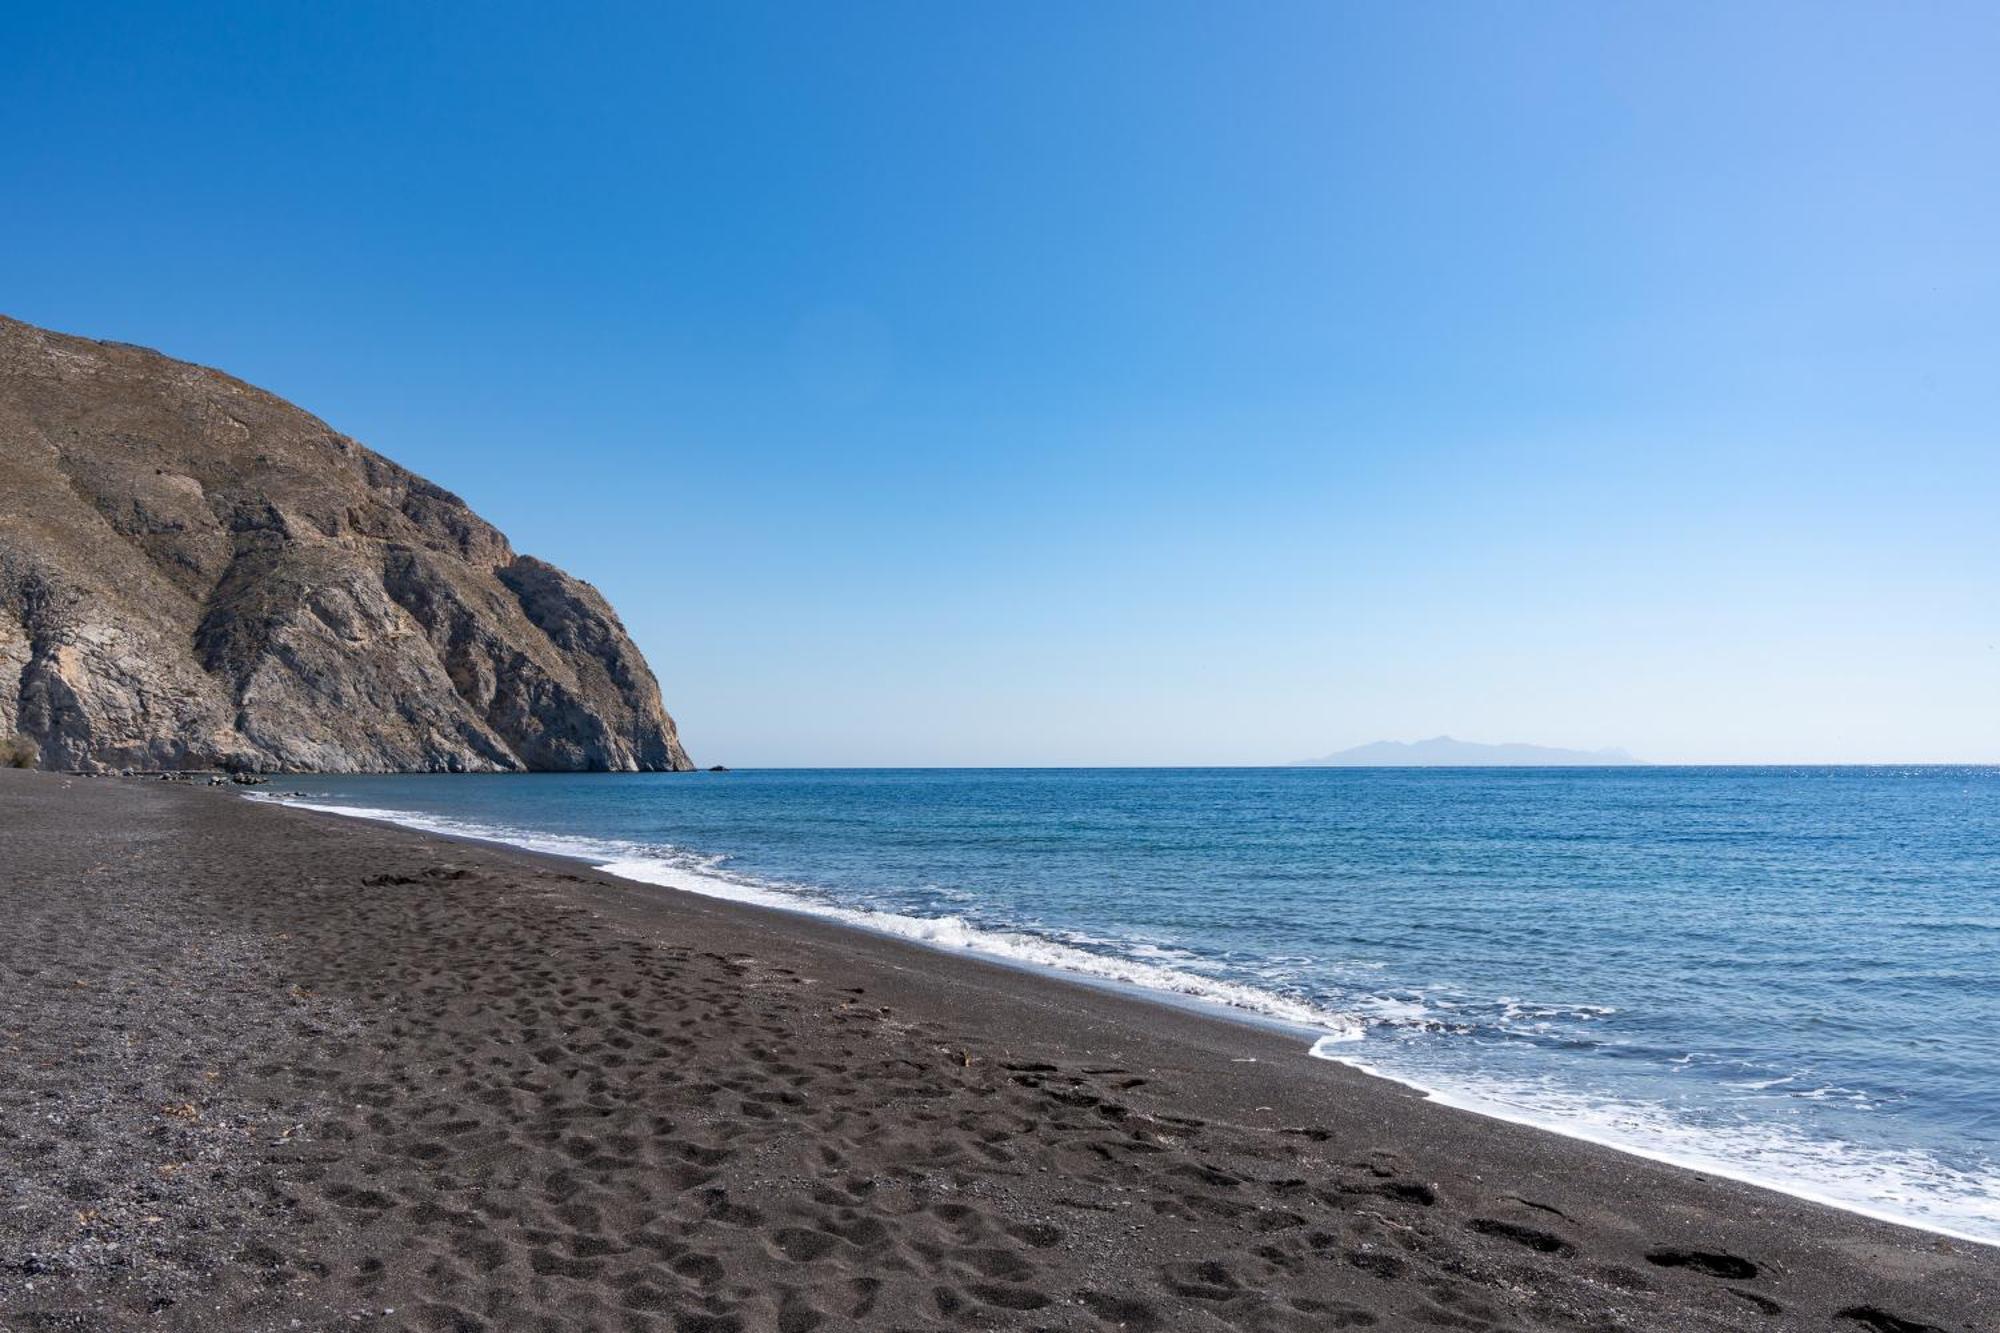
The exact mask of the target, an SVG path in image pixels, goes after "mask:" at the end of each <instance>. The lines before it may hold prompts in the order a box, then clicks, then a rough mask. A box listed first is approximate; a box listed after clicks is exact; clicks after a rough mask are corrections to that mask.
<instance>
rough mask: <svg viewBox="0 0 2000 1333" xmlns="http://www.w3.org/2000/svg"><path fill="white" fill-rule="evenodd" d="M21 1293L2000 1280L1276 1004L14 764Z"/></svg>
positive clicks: (809, 1291)
mask: <svg viewBox="0 0 2000 1333" xmlns="http://www.w3.org/2000/svg"><path fill="white" fill-rule="evenodd" d="M0 890H4V895H5V896H4V901H0V912H4V915H0V1042H4V1061H5V1063H4V1066H0V1328H4V1329H9V1330H28V1329H45V1328H64V1329H67V1328H140V1327H158V1328H203V1329H218V1330H221V1329H227V1330H238V1329H288V1328H308V1329H312V1328H333V1327H338V1328H352V1327H355V1326H357V1325H358V1326H362V1327H368V1328H399V1329H400V1328H408V1329H423V1330H432V1329H445V1330H458V1329H482V1328H492V1329H502V1328H506V1329H513V1328H525V1329H550V1330H558V1329H615V1330H624V1329H645V1330H726V1329H783V1330H806V1329H828V1330H832V1329H854V1328H864V1329H901V1328H909V1329H931V1328H957V1327H966V1328H1022V1329H1027V1328H1047V1329H1079V1330H1084V1329H1091V1330H1096V1329H1112V1328H1120V1327H1123V1328H1127V1329H1134V1330H1144V1329H1152V1330H1162V1331H1163V1333H1178V1331H1179V1330H1201V1329H1222V1328H1245V1329H1270V1330H1288V1329H1301V1330H1303V1329H1313V1330H1318V1329H1360V1328H1376V1329H1402V1328H1418V1327H1435V1328H1453V1329H1474V1330H1477V1329H1503V1328H1508V1329H1571V1328H1583V1329H1628V1328H1634V1329H1663V1330H1666V1329H1671V1330H1689V1329H1721V1328H1729V1329H1739V1328H1740V1329H1770V1330H1778V1329H1814V1330H1835V1331H1836V1333H1840V1331H1845V1333H1899V1331H1904V1330H1912V1329H1926V1328H1931V1327H1933V1326H1935V1327H1937V1328H1942V1329H1949V1330H1954V1333H1958V1331H1962V1330H1973V1329H1978V1328H1993V1327H1995V1323H1994V1322H1993V1321H1994V1318H1995V1313H1994V1312H1995V1311H1996V1310H2000V1250H1995V1249H1993V1248H1989V1247H1982V1246H1976V1245H1968V1244H1963V1243H1959V1242H1955V1241H1949V1240H1944V1239H1940V1238H1938V1237H1936V1236H1931V1235H1927V1234H1924V1233H1921V1232H1916V1231H1910V1230H1905V1229H1902V1228H1899V1227H1894V1226H1889V1225H1885V1224H1882V1223H1877V1222H1872V1221H1869V1220H1867V1219H1864V1218H1860V1217H1856V1216H1853V1215H1850V1214H1845V1213H1840V1212H1836V1211H1833V1210H1831V1209H1826V1208H1821V1207H1818V1206H1815V1205H1812V1204H1807V1203H1803V1202H1799V1201H1796V1200H1793V1199H1789V1198H1785V1197H1783V1196H1780V1195H1776V1194H1771V1193H1767V1192H1764V1191H1761V1190H1757V1189H1753V1188H1749V1187H1746V1186H1740V1185H1736V1184H1731V1183H1729V1182H1725V1181H1715V1180H1708V1179H1704V1178H1702V1177H1700V1176H1697V1175H1694V1174H1692V1173H1689V1172H1685V1171H1680V1170H1676V1169H1674V1168H1670V1167H1664V1166H1658V1165H1655V1164H1652V1163H1649V1162H1645V1161H1641V1160H1638V1159H1636V1158H1631V1157H1626V1156H1623V1155H1621V1154H1618V1153H1613V1152H1609V1151H1606V1150H1602V1149H1598V1148H1594V1147H1591V1146H1589V1145H1586V1144H1581V1143H1576V1142H1572V1141H1569V1140H1565V1139H1561V1138H1558V1137H1555V1136H1553V1135H1548V1134H1544V1133H1540V1132H1538V1131H1535V1130H1531V1129H1525V1128H1520V1127H1516V1126H1512V1125H1506V1124H1501V1123H1498V1122H1495V1121H1490V1120H1485V1119H1481V1118H1478V1117H1475V1116H1471V1115H1467V1114H1464V1113H1461V1112H1457V1111H1453V1110H1450V1109H1447V1108H1443V1107H1439V1106H1435V1105H1432V1104H1430V1103H1427V1102H1425V1101H1423V1100H1422V1099H1421V1098H1420V1097H1418V1096H1417V1095H1416V1094H1414V1093H1411V1092H1409V1091H1407V1090H1405V1089H1402V1088H1400V1087H1397V1086H1395V1085H1393V1084H1390V1083H1386V1082H1382V1081H1380V1080H1376V1079H1371V1078H1368V1077H1366V1076H1364V1075H1361V1074H1358V1073H1355V1072H1354V1071H1352V1070H1348V1069H1344V1068H1341V1067H1339V1066H1336V1065H1331V1064H1327V1063H1325V1062H1322V1061H1314V1060H1311V1059H1309V1058H1307V1057H1306V1055H1305V1053H1304V1050H1303V1047H1302V1044H1301V1043H1300V1042H1299V1041H1297V1040H1295V1039H1293V1038H1291V1037H1288V1036H1285V1035H1283V1034H1278V1033H1272V1032H1268V1031H1264V1030H1261V1029H1258V1028H1254V1027H1250V1026H1246V1025H1240V1024H1236V1023H1231V1022H1227V1021H1223V1020H1218V1019H1213V1018H1209V1017H1206V1016H1202V1015H1197V1014H1191V1013H1187V1012H1182V1011H1180V1010H1176V1009H1173V1008H1169V1007H1165V1006H1160V1005H1154V1004H1150V1003H1147V1002H1144V1001H1141V1000H1136V999H1130V998H1126V997H1123V996H1119V995H1113V994H1108V993H1105V992H1102V991H1099V990H1094V989H1088V988H1084V987H1079V986H1073V985H1069V984H1067V983H1064V982H1061V981H1056V980H1051V979H1048V978H1045V977H1040V976H1036V975H1031V974H1028V973H1024V972H1020V971H1017V970H1014V969H1009V968H1004V967H998V966H991V965H987V964H983V963H980V962H978V961H975V960H970V959H966V958H960V957H949V956H946V955H944V954H941V953H937V952H933V951H929V950H925V949H921V948H918V947H915V946H912V945H908V944H905V943H902V942H899V941H894V940H888V939H880V938H876V937H873V936H869V935H866V934H862V933H858V932H852V931H845V930H841V929H839V928H836V927H831V926H827V925H824V924H822V923H818V922H814V921H810V920H806V919H802V918H797V917H792V916H787V915H783V914H778V913H770V912H764V911H760V910H757V909H754V908H746V907H740V906H736V905H733V904H726V903H719V902H713V901H709V900H705V899H700V898H691V897H685V896H681V895H677V894H673V893H669V892H666V891H662V890H658V889H652V888H644V887H635V886H632V885H627V884H622V883H620V882H618V881H615V880H611V879H608V878H605V877H602V876H598V875H594V874H591V873H589V872H587V871H585V870H583V869H581V868H579V867H576V866H572V865H568V864H565V863H559V862H555V861H551V860H547V859H543V858H538V857H534V856H530V855H527V854H523V853H516V852H511V851H506V850H502V849H493V848H485V847H476V846H472V845H468V844H464V843H459V842H452V841H449V840H445V839H439V838H432V837H426V836H422V835H418V834H413V833H410V832H407V831H403V830H398V829H392V828H386V827H381V826H374V825H365V824H361V823H357V822H354V821H348V820H341V819H338V818H335V817H332V816H322V815H315V814H311V813H308V812H304V811H294V810H285V809H281V808H275V807H267V806H257V805H252V804H249V803H246V802H244V801H241V800H238V799H236V798H234V797H233V796H231V795H229V794H227V793H225V792H220V791H208V790H199V789H190V788H187V787H181V786H176V785H172V784H168V783H160V782H146V781H137V780H132V781H121V780H109V779H85V778H63V777H59V776H54V775H42V774H21V773H0Z"/></svg>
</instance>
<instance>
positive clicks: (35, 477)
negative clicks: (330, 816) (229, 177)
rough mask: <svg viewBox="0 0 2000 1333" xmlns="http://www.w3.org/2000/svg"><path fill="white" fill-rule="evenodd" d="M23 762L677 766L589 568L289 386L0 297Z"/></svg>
mask: <svg viewBox="0 0 2000 1333" xmlns="http://www.w3.org/2000/svg"><path fill="white" fill-rule="evenodd" d="M15 731H20V732H22V733H24V734H25V735H27V736H28V737H29V738H31V739H32V740H33V741H34V742H35V743H36V744H38V745H39V746H40V747H41V763H42V766H43V767H45V768H64V769H92V768H97V767H123V766H128V765H129V766H133V767H145V768H181V767H188V768H192V767H206V766H213V765H221V766H226V767H234V768H244V769H253V770H259V771H273V770H319V771H328V772H332V771H343V772H354V771H411V770H415V771H453V772H458V771H480V770H510V769H561V770H582V769H622V770H632V769H686V768H690V767H692V765H690V764H689V762H688V758H687V755H686V754H685V753H684V752H683V751H682V749H681V745H680V741H679V739H678V738H677V736H676V735H675V732H674V723H673V719H672V718H670V717H668V716H667V713H666V710H665V708H664V707H663V706H662V705H661V702H660V689H659V685H658V683H657V682H656V681H655V680H654V678H653V673H652V671H651V670H650V669H649V668H648V667H647V665H646V661H645V658H644V657H642V656H641V655H640V653H639V650H638V648H637V647H635V646H634V645H633V643H632V641H631V639H629V638H628V637H626V634H625V630H624V627H623V626H621V625H620V624H619V623H618V617H617V616H616V615H615V614H614V613H613V612H612V610H611V607H610V606H609V605H608V604H607V603H606V602H605V600H604V598H603V597H601V596H599V595H598V593H597V590H596V589H594V588H592V587H591V586H590V585H589V584H587V583H583V582H580V581H578V580H576V579H573V578H571V577H570V576H569V575H567V574H565V573H563V572H562V571H561V570H559V569H556V568H555V567H553V566H551V565H548V564H544V563H543V562H542V561H540V560H536V559H534V558H533V557H531V556H524V555H516V554H515V553H514V551H513V549H512V548H511V547H510V546H509V545H508V544H507V539H506V538H505V537H504V536H502V535H501V534H500V533H499V532H498V531H497V530H496V529H494V528H493V527H492V526H491V525H489V524H487V523H486V522H484V521H483V520H481V519H480V518H479V516H478V515H476V514H474V513H473V512H472V511H471V510H470V509H468V508H466V506H465V504H464V502H463V501H461V500H460V499H459V498H458V497H457V496H455V495H453V494H451V493H450V492H449V491H446V490H443V489H442V488H440V487H438V486H434V485H432V484H431V483H430V482H428V481H425V480H424V479H423V478H422V477H419V476H416V475H414V474H413V473H410V472H407V471H405V470H404V469H402V468H400V467H398V466H397V465H396V464H394V463H392V462H390V461H389V460H388V459H386V458H383V457H382V456H380V455H379V454H376V453H373V452H371V451H369V450H368V449H365V448H363V447H362V446H361V445H359V444H356V443H355V442H354V441H353V440H350V439H347V438H346V437H345V436H342V435H339V434H337V433H335V432H334V431H333V430H332V429H330V428H329V427H328V426H327V425H326V424H325V423H324V422H321V421H319V420H317V419H316V418H314V417H312V416H309V415H308V414H306V413H305V412H302V411H300V410H299V409H298V408H296V407H293V406H292V405H291V404H289V403H286V402H284V401H282V400H280V399H278V398H275V397H273V396H272V395H270V394H268V393H264V392H263V391H261V390H258V389H254V388H252V387H250V386H249V385H247V384H243V383H241V382H239V381H237V380H234V379H231V378H230V377H229V376H227V375H223V374H220V373H218V372H216V371H213V370H208V369H204V368H203V367H200V366H193V365H189V364H187V363H185V362H181V361H173V360H170V359H168V358H166V357H163V356H161V355H159V354H158V353H155V352H150V351H147V350H145V349H143V348H137V347H128V346H124V345H122V344H117V343H100V342H92V341H89V340H87V339H83V338H72V337H66V336H63V335H61V334H55V333H49V332H47V331H45V330H42V329H37V328H34V327H32V326H30V325H26V324H22V323H18V322H16V321H14V320H10V319H6V318H4V317H0V739H4V738H5V737H6V736H7V735H9V734H11V733H13V732H15Z"/></svg>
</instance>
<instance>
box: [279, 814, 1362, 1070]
mask: <svg viewBox="0 0 2000 1333" xmlns="http://www.w3.org/2000/svg"><path fill="white" fill-rule="evenodd" d="M252 799H263V800H276V801H282V802H283V803H284V804H287V805H292V806H297V807H300V808H302V809H307V810H323V811H326V812H328V813H330V814H336V815H351V816H354V817H356V818H360V819H375V820H383V821H387V822H389V823H393V824H401V825H404V826H405V827H408V828H416V829H423V830H425V831H426V832H432V833H445V834H450V835H452V836H454V837H461V838H477V839H480V840H482V841H486V842H501V843H507V844H509V845H510V846H515V847H523V848H526V849H527V850H529V851H536V852H546V853H550V854H552V855H556V856H567V857H573V858H576V859H578V860H583V861H588V862H590V863H591V864H593V865H595V866H596V867H597V869H599V870H601V871H603V872H604V873H606V874H608V875H616V876H618V877H619V878H620V879H629V880H636V881H638V882H639V883H642V884H654V885H659V886H660V887H663V888H669V889H678V890H680V891H681V892H684V893H697V894H701V895H703V896H704V897H709V898H726V899H728V900H730V901H732V902H740V903H750V904H753V905H755V906H758V907H774V908H779V909H781V910H784V911H789V912H801V913H804V914H806V915H809V916H815V917H820V918H822V919H825V920H829V921H838V922H840V923H841V924H843V925H848V926H854V927H857V928H859V929H862V930H872V931H875V932H877V933H879V934H883V935H894V936H896V937H898V938H900V939H906V940H913V941H915V942H917V943H919V944H925V945H929V946H931V947H932V948H937V949H945V950H950V951H955V952H966V953H976V954H981V955H984V956H986V957H989V958H994V959H998V960H1000V961H1003V962H1009V963H1015V964H1021V965H1025V966H1029V967H1035V968H1042V969H1047V970H1049V971H1055V972H1065V973H1070V974H1072V975H1075V976H1079V977H1084V978H1087V979H1089V980H1092V981H1099V982H1110V983H1113V984H1116V985H1122V986H1132V987H1136V988H1138V989H1141V990H1147V991H1154V992H1157V993H1159V994H1161V995H1165V996H1172V997H1176V998H1178V999H1182V1000H1190V1001H1195V1002H1197V1003H1201V1004H1208V1005H1215V1006H1218V1007H1221V1008H1226V1009H1233V1010H1238V1011H1241V1012H1243V1013H1246V1014H1250V1015H1254V1016H1256V1017H1259V1018H1264V1019H1269V1020H1272V1021H1275V1022H1278V1023H1283V1024H1286V1025H1288V1026H1292V1027H1298V1028H1305V1029H1310V1030H1312V1031H1315V1032H1318V1033H1320V1034H1321V1036H1320V1037H1319V1040H1321V1041H1336V1042H1347V1041H1359V1040H1360V1039H1361V1037H1362V1033H1363V1026H1362V1023H1361V1021H1360V1020H1358V1019H1356V1018H1355V1017H1353V1016H1351V1015H1348V1014H1343V1013H1336V1012H1334V1011H1333V1010H1330V1009H1326V1008H1323V1007H1321V1006H1317V1005H1314V1004H1311V1003H1308V1002H1306V1001H1304V1000H1298V999H1293V998H1291V997H1289V996H1285V995H1280V994H1275V993H1273V992H1271V991H1268V990H1264V989H1262V988H1261V987H1256V986H1246V985H1243V984H1241V983H1239V982H1234V981H1230V980H1227V979H1225V978H1221V977H1213V976H1205V975H1202V974H1201V973H1198V972H1195V971H1191V970H1189V968H1187V967H1186V966H1185V965H1180V966H1175V965H1169V964H1167V963H1162V962H1154V961H1150V960H1148V959H1145V958H1138V957H1132V956H1129V955H1127V954H1121V953H1117V952H1109V951H1104V952H1100V951H1098V950H1094V949H1089V948H1084V947H1080V946H1079V944H1078V943H1075V942H1071V941H1075V940H1087V939H1088V937H1083V936H1076V935H1071V936H1069V937H1068V938H1066V939H1059V938H1054V937H1052V936H1051V935H1048V934H1037V933H1032V932H1029V931H1024V930H1005V929H995V928H992V927H986V926H980V925H976V924H974V923H972V922H970V921H968V920H966V919H965V918H964V917H962V916H911V915H908V914H905V913H901V912H885V911H877V910H871V909H867V908H860V907H850V906H846V905H844V904H841V903H837V902H834V901H831V900H830V899H828V898H827V897H826V896H825V895H824V894H821V893H817V892H815V891H813V890H812V889H811V888H809V887H808V886H804V885H792V884H781V883H777V882H774V881H771V880H762V879H756V878H752V877H750V876H747V875H737V874H732V873H729V872H728V871H725V870H724V869H723V868H722V858H720V857H714V856H701V855H695V854H691V853H687V852H683V851H679V850H676V849H667V848H659V847H649V846H645V845H643V844H637V843H625V842H616V841H609V840H600V839H590V838H577V837H571V836H567V835H564V834H554V833H545V832H540V831H537V830H532V829H518V828H510V827H506V826H500V825H491V824H480V823H475V822H472V821H469V820H461V819H450V818H446V817H444V816H439V815H424V814H419V813H416V812H413V811H409V810H385V809H377V808H373V807H367V806H351V805H328V804H322V803H320V802H317V801H312V800H297V799H287V798H284V797H282V796H277V795H271V796H263V795H262V794H259V795H258V796H257V797H253V798H252ZM1105 943H1107V944H1108V943H1110V942H1105Z"/></svg>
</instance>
